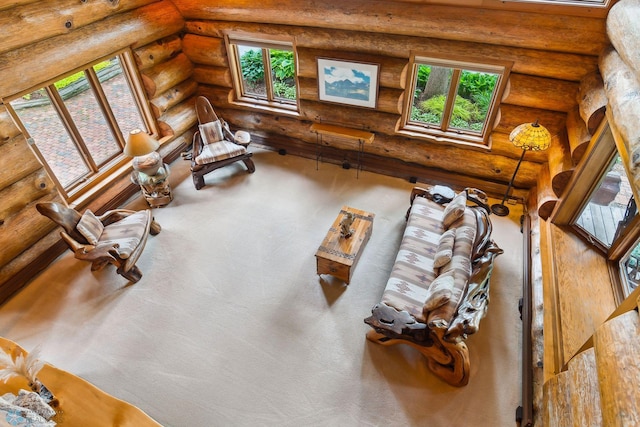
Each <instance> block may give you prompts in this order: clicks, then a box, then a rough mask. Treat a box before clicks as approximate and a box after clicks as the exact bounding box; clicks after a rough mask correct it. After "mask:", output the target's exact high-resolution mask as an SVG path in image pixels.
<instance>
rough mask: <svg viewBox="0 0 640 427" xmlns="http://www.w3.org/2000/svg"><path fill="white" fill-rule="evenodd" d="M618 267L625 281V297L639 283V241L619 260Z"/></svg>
mask: <svg viewBox="0 0 640 427" xmlns="http://www.w3.org/2000/svg"><path fill="white" fill-rule="evenodd" d="M620 267H621V268H622V273H623V274H622V277H623V280H624V281H625V286H623V288H624V292H625V297H627V296H629V294H630V293H631V292H633V290H634V289H635V288H637V287H638V285H639V284H640V241H638V242H636V245H635V246H634V247H633V248H632V249H631V250H630V251H629V253H627V255H626V256H625V257H624V258H623V259H622V260H621V261H620Z"/></svg>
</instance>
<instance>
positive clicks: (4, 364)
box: [0, 347, 58, 406]
mask: <svg viewBox="0 0 640 427" xmlns="http://www.w3.org/2000/svg"><path fill="white" fill-rule="evenodd" d="M44 364H45V362H43V361H42V360H40V348H39V347H36V348H35V349H34V350H33V351H31V352H30V353H29V354H28V355H27V356H26V357H25V355H24V354H19V355H18V356H16V358H15V359H13V358H12V357H11V355H10V354H8V353H5V352H4V351H0V368H2V369H0V381H3V382H4V383H7V382H8V381H9V380H10V379H11V378H12V377H25V378H26V379H27V380H28V381H29V387H31V390H33V391H34V392H36V393H38V394H39V395H40V397H42V398H43V399H44V401H45V402H47V403H48V404H49V405H51V406H56V405H57V403H58V401H57V399H56V398H55V397H54V396H53V393H51V391H49V389H47V387H45V385H44V384H42V383H41V382H40V380H38V377H37V375H38V372H40V370H41V369H42V367H43V366H44Z"/></svg>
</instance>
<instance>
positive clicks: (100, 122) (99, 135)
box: [56, 73, 121, 166]
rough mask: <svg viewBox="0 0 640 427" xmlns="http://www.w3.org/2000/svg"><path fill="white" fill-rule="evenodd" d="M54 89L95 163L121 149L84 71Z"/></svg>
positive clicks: (106, 158) (101, 162) (109, 157)
mask: <svg viewBox="0 0 640 427" xmlns="http://www.w3.org/2000/svg"><path fill="white" fill-rule="evenodd" d="M73 76H75V74H74V75H73ZM73 76H71V77H73ZM72 86H73V87H74V89H71V87H72ZM56 87H57V85H56ZM58 92H59V93H60V96H62V99H63V100H64V104H65V106H66V107H67V110H68V111H69V114H70V115H71V118H72V119H73V122H74V123H75V125H76V127H77V128H78V131H79V132H80V135H81V136H82V138H83V140H84V142H85V144H86V146H87V148H88V149H89V152H90V153H91V156H92V157H93V161H94V162H95V163H96V164H97V165H98V166H100V165H102V164H104V163H105V162H106V161H107V160H110V159H111V158H113V156H115V155H116V154H118V153H119V152H120V151H121V149H120V146H119V145H118V144H117V143H116V141H115V140H114V139H113V136H112V134H111V130H110V128H109V126H108V124H107V119H106V118H105V116H104V113H103V112H102V110H101V109H100V105H99V104H98V101H97V100H96V96H95V94H94V92H93V89H92V88H91V87H90V86H89V83H88V81H87V77H86V75H85V74H84V73H82V75H81V76H80V77H79V78H77V79H76V80H75V81H74V82H73V83H71V84H69V85H66V86H61V87H60V88H59V89H58Z"/></svg>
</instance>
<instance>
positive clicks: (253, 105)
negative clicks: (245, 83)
mask: <svg viewBox="0 0 640 427" xmlns="http://www.w3.org/2000/svg"><path fill="white" fill-rule="evenodd" d="M231 104H232V105H236V106H239V107H244V108H247V109H251V110H261V111H265V112H268V113H275V114H284V115H286V116H290V117H300V112H299V111H298V107H297V106H291V108H286V107H281V106H279V105H278V104H264V103H260V102H257V101H256V102H251V101H247V100H238V101H233V102H231Z"/></svg>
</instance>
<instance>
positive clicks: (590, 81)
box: [577, 72, 607, 134]
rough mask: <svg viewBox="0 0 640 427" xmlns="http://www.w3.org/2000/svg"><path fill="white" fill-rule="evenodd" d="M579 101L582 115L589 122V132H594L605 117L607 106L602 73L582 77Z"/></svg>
mask: <svg viewBox="0 0 640 427" xmlns="http://www.w3.org/2000/svg"><path fill="white" fill-rule="evenodd" d="M577 101H578V106H579V107H580V117H582V120H584V122H585V123H586V124H587V130H588V131H589V133H591V134H593V133H594V132H595V131H596V129H597V128H598V126H599V125H600V122H602V119H604V115H605V111H606V108H607V95H606V94H605V92H604V83H603V82H602V77H601V76H600V73H598V72H594V73H590V74H588V75H586V76H585V77H584V78H583V79H582V81H581V82H580V90H579V92H578V96H577Z"/></svg>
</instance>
